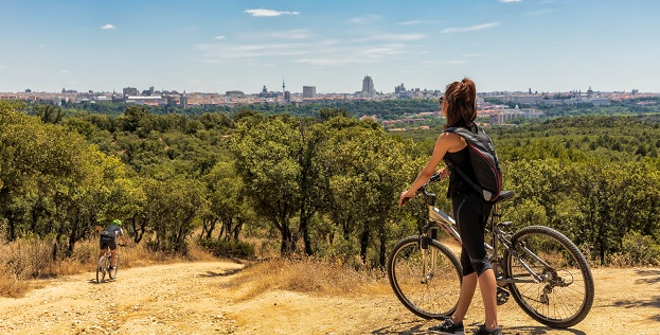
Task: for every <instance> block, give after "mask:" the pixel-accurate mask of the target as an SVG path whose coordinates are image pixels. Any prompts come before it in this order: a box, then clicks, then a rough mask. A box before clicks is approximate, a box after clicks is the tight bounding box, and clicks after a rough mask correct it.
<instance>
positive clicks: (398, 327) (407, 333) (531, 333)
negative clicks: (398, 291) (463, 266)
mask: <svg viewBox="0 0 660 335" xmlns="http://www.w3.org/2000/svg"><path fill="white" fill-rule="evenodd" d="M430 326H431V324H428V322H424V321H410V322H400V323H397V324H394V325H390V326H386V327H382V328H379V329H376V330H374V331H372V332H371V334H373V335H386V334H399V335H419V334H429V332H428V327H430ZM502 326H503V334H504V335H507V334H515V335H544V334H550V333H551V334H553V335H557V334H562V335H563V334H566V335H569V334H572V335H586V333H585V332H583V331H581V330H577V329H570V328H569V329H557V328H550V327H547V326H517V327H508V326H507V325H506V324H503V325H502ZM477 327H479V324H478V323H474V324H471V325H468V326H466V327H465V330H466V334H468V333H469V331H468V329H476V328H477Z"/></svg>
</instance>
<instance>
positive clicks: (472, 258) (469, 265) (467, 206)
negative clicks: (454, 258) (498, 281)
mask: <svg viewBox="0 0 660 335" xmlns="http://www.w3.org/2000/svg"><path fill="white" fill-rule="evenodd" d="M451 200H452V205H453V208H454V218H455V219H456V223H457V225H458V233H459V234H460V235H461V240H462V241H463V246H462V248H461V266H462V267H463V276H467V275H469V274H471V273H473V272H475V271H476V272H477V275H478V276H481V275H482V274H483V273H484V271H486V270H488V269H492V268H493V266H492V265H491V264H490V259H488V254H487V253H486V247H485V246H484V230H485V228H486V223H487V222H488V217H489V216H490V211H491V209H492V207H493V205H492V203H489V202H487V201H485V200H483V198H482V197H481V196H479V195H478V194H476V193H471V194H466V195H461V196H456V197H452V199H451Z"/></svg>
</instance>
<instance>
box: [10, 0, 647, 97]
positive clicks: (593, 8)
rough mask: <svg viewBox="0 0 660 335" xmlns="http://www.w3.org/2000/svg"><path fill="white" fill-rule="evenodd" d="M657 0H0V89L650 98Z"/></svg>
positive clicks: (16, 90) (11, 90) (13, 90)
mask: <svg viewBox="0 0 660 335" xmlns="http://www.w3.org/2000/svg"><path fill="white" fill-rule="evenodd" d="M658 17H660V1H658V0H626V1H619V0H617V1H613V0H454V1H440V0H425V1H420V0H405V1H401V0H399V1H386V0H377V1H374V0H350V1H346V0H332V1H317V0H306V1H287V0H281V1H252V0H186V1H171V0H158V1H153V0H132V1H125V0H114V1H89V0H85V1H83V0H57V1H55V0H0V18H1V19H0V31H2V32H3V34H2V35H3V41H2V44H1V45H2V46H1V47H0V92H19V91H24V90H26V89H31V90H32V91H37V92H59V91H61V90H62V89H67V90H77V91H79V92H87V91H88V90H92V91H96V92H110V91H113V90H116V91H121V90H122V88H124V87H135V88H137V89H138V90H140V91H142V90H146V89H149V87H151V86H153V87H154V88H155V89H156V90H177V91H179V92H181V91H186V92H208V93H212V92H217V93H221V94H224V93H225V92H226V91H229V90H240V91H243V92H245V93H247V94H251V93H258V92H260V91H261V90H262V88H263V86H264V85H265V86H266V87H267V89H268V90H269V91H281V90H282V84H283V83H284V84H285V85H286V90H288V91H291V92H302V87H303V86H315V87H316V92H317V93H354V92H356V91H360V90H361V89H362V79H363V78H364V77H365V76H367V75H368V76H370V77H371V78H372V79H373V82H374V88H375V90H376V91H380V92H393V91H394V88H395V86H397V85H400V84H404V86H405V87H406V88H407V89H414V88H419V89H422V90H424V89H428V90H441V91H444V88H445V87H446V85H447V84H449V83H451V82H453V81H457V80H461V79H462V78H464V77H469V78H471V79H472V80H474V81H475V83H476V85H477V90H478V91H487V92H492V91H528V90H530V89H531V90H532V91H533V92H539V93H540V92H567V91H572V90H581V91H586V90H588V89H589V87H591V88H592V89H593V90H594V91H600V92H611V91H626V92H629V91H631V90H633V89H638V90H639V91H640V92H660V19H659V18H658Z"/></svg>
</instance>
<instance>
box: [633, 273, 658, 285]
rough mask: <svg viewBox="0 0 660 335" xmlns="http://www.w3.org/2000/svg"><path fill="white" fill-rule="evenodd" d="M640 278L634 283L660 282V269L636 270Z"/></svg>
mask: <svg viewBox="0 0 660 335" xmlns="http://www.w3.org/2000/svg"><path fill="white" fill-rule="evenodd" d="M637 274H638V275H639V276H640V277H646V278H640V279H637V280H636V281H635V284H655V283H660V270H637Z"/></svg>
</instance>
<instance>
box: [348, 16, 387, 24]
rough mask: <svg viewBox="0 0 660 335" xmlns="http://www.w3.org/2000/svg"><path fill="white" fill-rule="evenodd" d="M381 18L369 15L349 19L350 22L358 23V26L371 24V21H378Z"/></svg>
mask: <svg viewBox="0 0 660 335" xmlns="http://www.w3.org/2000/svg"><path fill="white" fill-rule="evenodd" d="M379 18H380V16H378V15H374V14H367V15H365V16H358V17H352V18H350V19H348V22H350V23H356V24H362V23H366V22H369V21H374V20H377V19H379Z"/></svg>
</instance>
